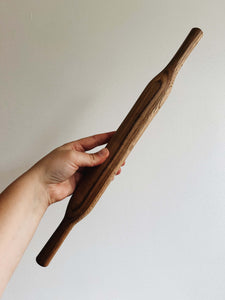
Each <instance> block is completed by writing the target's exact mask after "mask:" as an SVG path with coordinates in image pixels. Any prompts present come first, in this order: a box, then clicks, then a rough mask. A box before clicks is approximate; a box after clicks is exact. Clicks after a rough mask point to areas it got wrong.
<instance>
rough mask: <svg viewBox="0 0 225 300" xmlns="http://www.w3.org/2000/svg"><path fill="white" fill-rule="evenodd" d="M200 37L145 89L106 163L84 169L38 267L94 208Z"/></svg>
mask: <svg viewBox="0 0 225 300" xmlns="http://www.w3.org/2000/svg"><path fill="white" fill-rule="evenodd" d="M202 35H203V33H202V31H201V30H200V29H199V28H193V29H192V30H191V31H190V33H189V34H188V36H187V38H186V39H185V41H184V42H183V44H182V45H181V47H180V48H179V50H178V51H177V53H176V54H175V56H174V57H173V58H172V60H171V61H170V62H169V64H168V65H167V66H166V67H165V68H164V69H163V70H162V71H161V72H160V73H159V74H158V75H157V76H156V77H155V78H153V79H152V80H151V81H150V83H149V84H148V85H147V86H146V88H145V89H144V91H143V92H142V94H141V95H140V97H139V98H138V100H137V102H136V103H135V105H134V106H133V107H132V109H131V110H130V112H129V113H128V115H127V117H126V118H125V119H124V121H123V122H122V124H121V125H120V127H119V128H118V130H117V131H116V133H115V134H114V135H113V137H112V138H111V140H110V142H109V143H108V145H107V146H106V147H107V148H108V149H109V152H110V155H109V157H108V158H107V159H106V161H105V162H104V163H103V164H102V165H99V166H97V167H93V168H87V169H86V172H85V175H84V177H83V178H82V179H81V181H80V182H79V184H78V186H77V188H76V190H75V193H74V194H73V195H72V197H71V199H70V202H69V204H68V206H67V210H66V213H65V216H64V218H63V220H62V221H61V223H60V224H59V226H58V228H57V229H56V231H55V232H54V233H53V235H52V236H51V238H50V239H49V240H48V242H47V243H46V245H45V246H44V248H43V249H42V250H41V252H40V253H39V255H38V256H37V258H36V260H37V263H38V264H39V265H41V266H47V265H48V264H49V262H50V261H51V259H52V258H53V256H54V255H55V253H56V252H57V250H58V248H59V247H60V245H61V244H62V243H63V241H64V239H65V238H66V236H67V234H68V233H69V232H70V230H71V229H72V228H73V226H74V225H75V224H76V223H77V222H79V221H80V220H81V219H83V218H84V217H85V216H86V215H87V214H88V213H89V212H90V211H91V210H92V209H93V207H94V206H95V204H96V203H97V201H98V200H99V198H100V196H101V195H102V194H103V192H104V191H105V189H106V188H107V186H108V185H109V183H110V182H111V180H112V178H113V177H114V175H115V173H116V172H117V171H118V170H119V168H120V166H121V165H122V163H123V162H124V161H125V159H126V158H127V156H128V155H129V153H130V152H131V150H132V149H133V147H134V145H135V144H136V143H137V141H138V139H139V138H140V137H141V135H142V133H143V132H144V130H145V129H146V127H147V126H148V125H149V123H150V121H151V120H152V119H153V117H154V116H155V114H156V113H157V112H158V110H159V109H160V107H161V106H162V105H163V103H164V102H165V100H166V98H167V96H168V95H169V93H170V90H171V88H172V85H173V82H174V79H175V77H176V75H177V73H178V71H179V70H180V68H181V66H182V65H183V63H184V61H185V60H186V58H187V57H188V55H189V54H190V53H191V51H192V50H193V48H194V47H195V46H196V44H197V43H198V41H199V40H200V38H201V37H202Z"/></svg>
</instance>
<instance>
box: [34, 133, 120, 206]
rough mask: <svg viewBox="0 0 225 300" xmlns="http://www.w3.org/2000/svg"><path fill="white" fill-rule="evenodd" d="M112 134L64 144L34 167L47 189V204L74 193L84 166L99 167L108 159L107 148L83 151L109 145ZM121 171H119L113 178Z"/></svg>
mask: <svg viewBox="0 0 225 300" xmlns="http://www.w3.org/2000/svg"><path fill="white" fill-rule="evenodd" d="M114 133H115V132H107V133H102V134H97V135H93V136H89V137H86V138H82V139H80V140H77V141H73V142H70V143H67V144H64V145H62V146H60V147H58V148H56V149H55V150H53V151H52V152H50V153H49V154H48V155H46V156H45V157H44V158H42V159H41V160H40V161H39V162H37V164H35V165H34V167H33V168H35V169H36V170H38V172H39V174H41V178H42V183H43V184H44V186H45V187H46V189H47V195H48V200H47V201H48V205H50V204H52V203H54V202H57V201H60V200H62V199H64V198H65V197H67V196H69V195H71V194H72V193H73V192H74V190H75V188H76V185H77V184H78V182H79V181H80V179H81V177H82V175H83V171H84V168H85V167H94V166H97V165H100V164H102V163H103V162H104V161H105V160H106V159H107V157H108V156H109V150H108V149H107V148H103V149H102V150H101V151H98V152H96V153H86V152H85V151H88V150H91V149H93V148H95V147H97V146H100V145H103V144H106V143H108V142H109V140H110V139H111V137H112V136H113V134H114ZM123 165H124V163H123ZM120 172H121V168H120V169H119V170H118V172H117V173H116V175H118V174H120Z"/></svg>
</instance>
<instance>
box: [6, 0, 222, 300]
mask: <svg viewBox="0 0 225 300" xmlns="http://www.w3.org/2000/svg"><path fill="white" fill-rule="evenodd" d="M224 12H225V4H224V1H222V0H221V1H219V0H215V1H209V0H206V1H199V0H198V1H196V0H195V1H194V0H190V1H183V0H181V1H178V0H171V1H144V0H138V1H137V0H130V1H127V0H126V1H117V0H114V1H100V0H98V1H90V0H89V1H72V0H70V1H69V0H65V1H58V0H57V1H52V0H44V1H43V0H40V1H34V0H33V1H25V0H20V1H11V0H8V1H4V0H3V1H0V66H1V67H0V99H1V107H0V122H1V125H0V136H1V143H0V155H1V160H0V185H1V189H2V190H3V189H4V188H5V187H6V186H7V185H8V184H9V183H10V182H11V181H12V180H13V179H15V178H16V177H17V176H19V175H20V174H21V173H22V172H24V171H25V170H26V169H27V168H29V167H30V166H31V165H32V164H34V163H35V162H36V161H37V160H39V159H40V158H41V157H42V156H43V155H45V154H46V153H48V152H49V151H50V150H52V149H53V148H55V147H57V146H59V145H61V144H63V143H65V142H68V141H71V140H75V139H77V138H81V137H85V136H88V135H91V134H95V133H99V132H104V131H108V130H114V129H116V128H117V127H118V126H119V124H120V123H121V121H122V120H123V118H124V117H125V115H126V114H127V112H128V111H129V109H130V108H131V106H132V105H133V104H134V102H135V101H136V99H137V97H138V96H139V94H140V93H141V92H142V90H143V89H144V87H145V86H146V84H147V83H148V81H149V80H150V79H152V78H153V76H155V75H156V74H157V73H158V72H159V71H161V69H162V68H163V67H164V66H165V65H166V64H167V62H168V61H169V59H170V58H171V57H172V56H173V54H174V53H175V52H176V50H177V49H178V47H179V46H180V44H181V42H182V41H183V39H184V38H185V37H186V35H187V34H188V32H189V30H190V29H191V28H192V27H200V28H201V29H202V30H203V32H204V38H203V39H202V40H201V41H200V43H199V45H198V46H197V47H196V49H195V50H194V51H193V53H192V54H191V56H190V57H189V58H188V60H187V62H186V63H185V65H184V66H183V68H182V69H181V71H180V73H179V75H178V77H177V80H176V82H175V84H174V88H173V90H172V93H171V94H170V96H169V98H168V100H167V101H166V103H165V105H164V106H163V108H162V109H161V110H160V112H159V113H158V115H157V116H156V117H155V118H154V120H153V122H152V123H151V125H150V126H149V127H148V129H147V130H146V132H145V133H144V135H143V136H142V138H141V140H140V141H139V143H138V144H137V145H136V147H135V149H134V150H133V152H132V153H131V155H130V156H129V158H128V159H127V164H126V167H124V168H123V172H122V174H121V175H120V176H119V177H117V178H116V180H115V181H114V182H113V183H112V184H111V185H110V187H109V188H108V189H107V191H106V192H105V194H104V195H103V197H102V198H101V200H100V201H99V203H98V204H97V206H96V208H95V209H94V210H93V211H92V213H91V214H90V215H89V216H88V217H86V218H85V219H84V220H83V221H82V222H80V223H79V224H78V225H77V226H76V227H75V228H74V230H73V231H72V233H71V234H70V236H69V237H68V238H67V239H66V241H65V243H64V244H63V246H62V247H61V249H60V251H59V252H58V254H57V256H55V258H54V260H53V261H52V263H51V265H50V266H49V267H48V268H41V267H40V266H39V265H37V264H36V262H35V257H36V255H37V254H38V252H39V251H40V249H41V248H42V246H43V245H44V244H45V242H46V241H47V239H48V238H49V237H50V235H51V234H52V232H53V231H54V230H55V228H56V226H57V225H58V223H59V222H60V220H61V218H62V216H63V215H64V211H65V208H66V205H67V202H68V199H67V200H65V201H64V202H61V203H58V204H55V205H54V206H52V207H50V208H49V210H48V211H47V212H46V214H45V216H44V218H43V220H42V222H41V224H40V226H39V228H38V230H37V232H36V234H35V236H34V238H33V240H32V242H31V243H30V246H29V248H28V249H27V251H26V253H25V255H24V257H23V259H22V261H21V263H20V265H19V266H18V268H17V270H16V272H15V273H14V275H13V277H12V279H11V281H10V283H9V285H8V287H7V289H6V291H5V294H4V296H3V300H14V299H17V300H19V299H21V300H40V299H41V300H45V299H46V300H47V299H48V300H49V299H54V300H59V299H60V300H61V299H79V300H95V299H96V300H106V299H107V300H114V299H119V300H126V299H128V300H131V299H135V300H136V299H154V300H161V299H171V300H180V299H182V300H189V299H190V300H199V299H204V300H208V299H210V300H211V299H217V300H223V299H224V298H225V285H224V282H225V199H224V196H225V192H224V179H225V176H224V163H225V158H224V153H225V141H224V125H225V118H224V115H225V114H224V112H225V104H224V103H225V100H224V98H225V71H224V69H225V37H224V36H225V35H224V31H225V16H224V14H225V13H224Z"/></svg>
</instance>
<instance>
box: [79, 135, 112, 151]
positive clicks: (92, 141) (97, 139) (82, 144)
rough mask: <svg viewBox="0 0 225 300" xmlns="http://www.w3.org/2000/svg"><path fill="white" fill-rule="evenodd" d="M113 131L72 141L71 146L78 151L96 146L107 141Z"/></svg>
mask: <svg viewBox="0 0 225 300" xmlns="http://www.w3.org/2000/svg"><path fill="white" fill-rule="evenodd" d="M114 133H115V131H111V132H106V133H100V134H96V135H92V136H89V137H86V138H83V139H80V140H77V141H75V142H73V147H74V148H75V149H76V150H78V151H88V150H91V149H93V148H95V147H97V146H100V145H104V144H106V143H108V142H109V140H110V139H111V137H112V136H113V135H114Z"/></svg>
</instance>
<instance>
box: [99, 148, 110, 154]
mask: <svg viewBox="0 0 225 300" xmlns="http://www.w3.org/2000/svg"><path fill="white" fill-rule="evenodd" d="M107 153H108V151H107V150H106V148H103V149H102V150H101V151H99V155H101V156H105V155H106V154H107Z"/></svg>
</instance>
